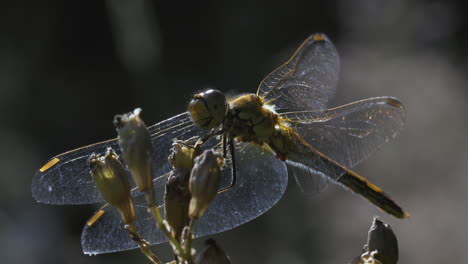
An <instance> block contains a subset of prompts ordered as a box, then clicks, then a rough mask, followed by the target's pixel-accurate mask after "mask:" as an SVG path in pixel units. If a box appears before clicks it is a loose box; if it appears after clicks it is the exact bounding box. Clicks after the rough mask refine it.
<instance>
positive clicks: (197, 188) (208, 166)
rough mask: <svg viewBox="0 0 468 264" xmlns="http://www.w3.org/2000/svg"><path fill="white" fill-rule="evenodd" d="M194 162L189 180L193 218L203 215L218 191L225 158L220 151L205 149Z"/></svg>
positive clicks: (190, 210) (190, 207)
mask: <svg viewBox="0 0 468 264" xmlns="http://www.w3.org/2000/svg"><path fill="white" fill-rule="evenodd" d="M194 164H195V165H194V167H193V169H192V172H191V174H190V181H189V190H190V193H191V194H192V199H191V200H190V205H189V217H190V218H191V219H197V218H199V217H201V216H202V215H203V213H204V212H205V210H206V209H207V208H208V205H209V204H210V202H211V201H212V200H213V198H214V197H215V196H216V194H217V193H218V189H219V185H220V181H221V166H222V164H223V158H222V155H221V154H220V153H217V152H215V151H213V150H211V149H210V150H205V151H204V152H203V153H202V154H201V155H200V156H198V157H196V158H195V162H194Z"/></svg>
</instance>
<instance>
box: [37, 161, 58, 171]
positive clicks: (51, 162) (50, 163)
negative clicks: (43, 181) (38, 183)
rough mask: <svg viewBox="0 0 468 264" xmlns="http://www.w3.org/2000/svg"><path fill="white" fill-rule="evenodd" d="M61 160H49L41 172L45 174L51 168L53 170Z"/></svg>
mask: <svg viewBox="0 0 468 264" xmlns="http://www.w3.org/2000/svg"><path fill="white" fill-rule="evenodd" d="M59 161H60V160H59V159H58V158H53V159H51V160H49V161H48V162H47V163H46V164H44V166H42V167H41V168H40V169H39V171H40V172H44V171H46V170H48V169H50V168H52V167H53V166H54V165H55V164H57V163H58V162H59Z"/></svg>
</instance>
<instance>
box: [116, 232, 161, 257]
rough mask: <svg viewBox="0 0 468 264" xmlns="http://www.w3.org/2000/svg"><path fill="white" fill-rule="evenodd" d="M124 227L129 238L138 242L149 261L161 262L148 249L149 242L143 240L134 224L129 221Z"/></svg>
mask: <svg viewBox="0 0 468 264" xmlns="http://www.w3.org/2000/svg"><path fill="white" fill-rule="evenodd" d="M125 229H127V231H128V233H129V235H130V238H131V239H132V240H133V241H135V242H136V243H138V246H140V250H141V252H142V253H143V254H144V255H145V256H146V257H147V258H148V259H149V260H150V261H151V263H153V264H163V262H162V261H161V260H159V258H158V257H156V255H154V253H153V252H152V251H151V249H150V244H149V243H148V242H147V241H146V240H144V239H143V238H142V237H141V236H140V234H138V231H137V230H136V227H135V224H133V223H130V224H127V225H125Z"/></svg>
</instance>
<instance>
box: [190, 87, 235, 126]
mask: <svg viewBox="0 0 468 264" xmlns="http://www.w3.org/2000/svg"><path fill="white" fill-rule="evenodd" d="M227 110H228V104H227V102H226V97H225V96H224V94H223V93H221V92H220V91H218V90H214V89H209V90H206V91H204V92H201V93H198V94H195V95H194V96H193V98H192V101H190V103H189V105H188V111H189V113H190V116H191V118H192V121H193V122H194V123H195V125H197V126H198V127H199V128H201V129H206V130H208V129H212V128H215V127H218V126H220V125H221V124H222V123H223V121H224V118H225V116H226V113H227Z"/></svg>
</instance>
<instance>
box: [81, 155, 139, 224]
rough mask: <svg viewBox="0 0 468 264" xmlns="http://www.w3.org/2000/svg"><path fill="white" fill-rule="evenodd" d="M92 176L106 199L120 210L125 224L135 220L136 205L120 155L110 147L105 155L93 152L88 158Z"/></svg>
mask: <svg viewBox="0 0 468 264" xmlns="http://www.w3.org/2000/svg"><path fill="white" fill-rule="evenodd" d="M88 165H89V167H90V170H91V176H92V177H93V180H94V182H95V184H96V186H97V188H98V189H99V191H100V192H101V194H102V197H103V198H104V200H106V201H107V202H108V203H109V204H111V205H112V206H114V207H116V208H117V209H118V210H119V213H120V216H121V217H122V219H123V221H124V223H125V224H128V223H131V222H133V221H134V220H135V206H134V204H133V200H132V196H131V195H130V184H129V182H128V176H127V172H126V170H125V168H124V166H123V165H122V163H120V161H119V156H117V154H115V152H114V151H113V150H112V148H108V149H107V152H106V155H105V156H104V157H102V156H100V155H96V154H94V153H93V154H91V156H90V157H89V159H88Z"/></svg>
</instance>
